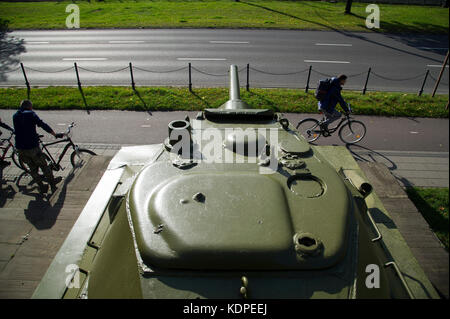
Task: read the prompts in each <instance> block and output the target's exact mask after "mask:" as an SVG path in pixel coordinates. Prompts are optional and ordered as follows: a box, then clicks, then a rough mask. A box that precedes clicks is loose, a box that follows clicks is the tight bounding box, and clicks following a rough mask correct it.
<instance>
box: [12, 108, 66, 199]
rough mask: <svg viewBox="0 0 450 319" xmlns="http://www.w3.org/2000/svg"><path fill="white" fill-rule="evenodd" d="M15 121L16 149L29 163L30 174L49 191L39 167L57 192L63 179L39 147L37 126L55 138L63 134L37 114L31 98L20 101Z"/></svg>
mask: <svg viewBox="0 0 450 319" xmlns="http://www.w3.org/2000/svg"><path fill="white" fill-rule="evenodd" d="M13 123H14V131H15V134H16V149H17V152H18V154H19V158H20V160H22V161H23V163H25V164H26V165H28V167H29V170H30V175H31V177H32V178H33V180H34V181H35V182H36V183H37V184H38V186H39V190H40V192H41V193H45V192H47V190H48V186H44V184H43V180H42V178H41V176H40V175H39V168H40V169H41V170H42V172H43V173H44V177H45V180H46V182H47V183H48V184H49V185H50V187H51V190H52V192H55V191H56V185H57V184H58V183H59V182H60V181H61V180H62V177H57V178H55V177H54V176H53V172H52V170H51V168H50V167H48V165H47V161H46V160H45V156H44V154H43V153H42V151H41V149H40V147H39V135H38V134H37V133H36V126H39V127H41V128H42V129H43V130H45V131H46V132H48V133H49V134H51V135H53V136H54V137H55V138H62V137H63V134H61V133H59V134H57V133H55V132H54V131H53V130H52V128H51V127H50V126H48V125H47V124H46V123H45V122H44V121H42V120H41V119H40V118H39V116H37V114H36V113H35V112H34V111H33V104H32V103H31V101H30V100H23V101H22V102H21V103H20V108H19V110H18V111H17V112H16V113H15V114H14V115H13Z"/></svg>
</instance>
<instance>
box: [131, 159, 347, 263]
mask: <svg viewBox="0 0 450 319" xmlns="http://www.w3.org/2000/svg"><path fill="white" fill-rule="evenodd" d="M168 164H169V163H164V162H159V163H154V164H152V165H150V166H148V167H147V168H146V169H144V170H143V171H142V172H141V173H140V174H139V176H138V177H137V178H136V180H135V183H134V184H133V186H132V188H131V190H130V193H129V198H128V208H129V209H128V214H129V216H130V221H131V228H132V230H133V233H134V234H135V236H134V237H135V243H136V247H137V252H138V253H139V255H140V258H141V259H142V261H143V262H144V264H146V265H147V266H148V267H150V268H152V269H153V268H156V269H158V268H159V269H190V270H298V269H324V268H328V267H331V266H333V265H335V264H336V263H337V262H338V261H339V260H340V259H341V258H342V257H343V252H344V251H345V247H346V244H345V238H344V237H345V236H343V234H344V233H345V229H346V223H347V217H346V216H347V214H348V208H349V207H348V203H347V201H346V200H337V201H336V205H335V207H334V209H333V210H332V212H331V215H330V214H328V213H327V214H318V213H317V211H318V209H319V207H323V206H322V205H323V202H322V201H328V200H329V198H328V197H329V196H333V198H334V196H335V195H336V194H334V193H333V194H324V190H325V186H324V185H323V184H322V183H323V182H321V181H320V180H318V179H315V177H309V175H308V176H306V175H305V177H302V176H303V175H298V176H299V177H298V178H297V179H295V180H294V179H292V178H291V179H292V180H290V179H287V180H286V177H284V176H283V175H281V174H280V175H278V174H276V175H277V176H269V175H264V174H259V173H258V171H257V170H253V171H249V169H248V168H244V167H242V170H233V169H230V168H231V167H228V168H225V167H223V168H220V169H211V168H207V167H205V166H204V165H202V164H199V165H197V166H195V167H192V168H190V169H188V170H187V171H184V172H182V173H181V171H182V170H180V169H178V168H175V167H173V165H171V166H172V167H171V166H168ZM242 165H245V164H242ZM252 165H253V166H256V165H255V164H252ZM299 172H300V171H299ZM180 173H181V174H180ZM296 176H297V175H296ZM274 177H275V178H274ZM330 183H331V184H330V185H332V186H337V185H335V181H330ZM339 190H340V189H339ZM337 195H339V196H340V197H342V196H341V195H343V197H342V198H344V199H345V198H346V195H345V192H343V193H341V192H340V191H338V192H337ZM326 215H328V216H326ZM324 219H325V220H326V222H325V223H324ZM322 228H323V229H322ZM331 233H333V234H334V235H330V234H331Z"/></svg>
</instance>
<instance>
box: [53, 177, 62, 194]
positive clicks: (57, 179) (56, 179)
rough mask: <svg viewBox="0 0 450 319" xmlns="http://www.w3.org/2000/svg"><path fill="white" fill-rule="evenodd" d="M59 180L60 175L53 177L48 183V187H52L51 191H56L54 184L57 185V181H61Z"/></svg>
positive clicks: (60, 178)
mask: <svg viewBox="0 0 450 319" xmlns="http://www.w3.org/2000/svg"><path fill="white" fill-rule="evenodd" d="M61 181H62V177H61V176H58V177H55V178H54V179H53V182H52V183H50V187H51V188H52V193H54V192H55V191H56V189H57V187H56V185H58V183H59V182H61Z"/></svg>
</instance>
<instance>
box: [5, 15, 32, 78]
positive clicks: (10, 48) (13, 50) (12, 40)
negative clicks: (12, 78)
mask: <svg viewBox="0 0 450 319" xmlns="http://www.w3.org/2000/svg"><path fill="white" fill-rule="evenodd" d="M8 23H9V21H8V20H4V19H1V18H0V81H6V79H7V73H8V72H12V71H14V70H15V69H16V68H18V65H19V62H20V60H19V59H18V58H17V56H18V55H20V54H21V53H24V52H26V49H25V46H24V42H25V41H24V40H23V39H19V38H16V37H13V36H9V35H8V33H9V32H10V30H8Z"/></svg>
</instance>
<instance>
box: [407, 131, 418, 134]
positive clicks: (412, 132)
mask: <svg viewBox="0 0 450 319" xmlns="http://www.w3.org/2000/svg"><path fill="white" fill-rule="evenodd" d="M409 133H411V134H419V132H414V131H411V132H409Z"/></svg>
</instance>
